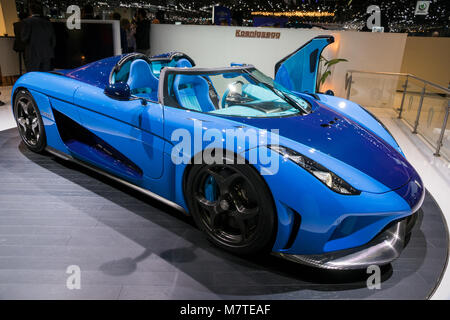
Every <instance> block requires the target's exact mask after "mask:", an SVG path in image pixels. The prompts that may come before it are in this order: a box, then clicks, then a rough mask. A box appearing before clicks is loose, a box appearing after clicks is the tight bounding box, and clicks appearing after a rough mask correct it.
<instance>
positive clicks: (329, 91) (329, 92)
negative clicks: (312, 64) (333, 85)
mask: <svg viewBox="0 0 450 320" xmlns="http://www.w3.org/2000/svg"><path fill="white" fill-rule="evenodd" d="M325 94H326V95H327V96H334V92H333V90H327V91H325Z"/></svg>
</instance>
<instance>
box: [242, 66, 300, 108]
mask: <svg viewBox="0 0 450 320" xmlns="http://www.w3.org/2000/svg"><path fill="white" fill-rule="evenodd" d="M244 72H245V73H247V74H248V75H249V76H250V77H251V78H252V79H253V80H255V81H257V82H258V83H261V84H263V85H264V86H265V87H267V88H268V89H269V90H270V91H272V92H273V93H275V94H276V95H277V96H278V97H280V98H282V99H284V100H286V101H287V102H288V103H289V104H290V105H291V106H293V107H294V108H295V109H297V110H299V111H301V112H302V113H303V114H308V112H307V111H306V110H305V109H303V107H301V106H300V105H299V104H298V103H297V102H296V101H295V100H294V99H292V98H291V97H289V96H288V95H287V94H286V93H284V92H283V91H281V90H278V89H277V88H275V87H274V86H272V85H271V84H269V83H267V82H263V81H260V80H258V79H256V78H255V76H253V75H252V74H251V73H250V72H249V71H247V70H244Z"/></svg>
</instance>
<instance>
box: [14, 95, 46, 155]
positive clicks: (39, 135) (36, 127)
mask: <svg viewBox="0 0 450 320" xmlns="http://www.w3.org/2000/svg"><path fill="white" fill-rule="evenodd" d="M14 117H15V119H16V122H17V127H18V128H19V133H20V137H21V138H22V141H23V142H24V143H25V145H26V146H27V147H28V148H29V149H30V150H31V151H34V152H43V151H44V149H45V147H46V136H45V129H44V123H43V121H42V117H41V114H40V113H39V109H38V107H37V104H36V102H35V101H34V99H33V97H32V95H31V94H30V93H29V92H28V91H26V90H20V91H19V93H18V94H17V95H16V98H15V100H14Z"/></svg>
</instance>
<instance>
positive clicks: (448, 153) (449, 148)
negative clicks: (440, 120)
mask: <svg viewBox="0 0 450 320" xmlns="http://www.w3.org/2000/svg"><path fill="white" fill-rule="evenodd" d="M441 155H442V156H443V157H445V158H446V159H447V160H448V161H450V118H449V119H448V120H447V127H446V128H445V135H444V140H442V148H441Z"/></svg>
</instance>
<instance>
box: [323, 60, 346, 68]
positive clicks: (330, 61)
mask: <svg viewBox="0 0 450 320" xmlns="http://www.w3.org/2000/svg"><path fill="white" fill-rule="evenodd" d="M339 62H348V60H347V59H331V60H329V61H327V62H326V63H325V65H326V66H327V67H331V66H333V65H335V64H337V63H339Z"/></svg>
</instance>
